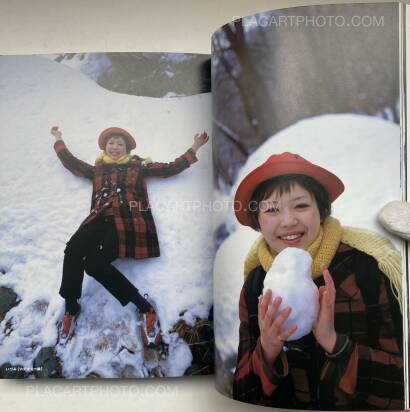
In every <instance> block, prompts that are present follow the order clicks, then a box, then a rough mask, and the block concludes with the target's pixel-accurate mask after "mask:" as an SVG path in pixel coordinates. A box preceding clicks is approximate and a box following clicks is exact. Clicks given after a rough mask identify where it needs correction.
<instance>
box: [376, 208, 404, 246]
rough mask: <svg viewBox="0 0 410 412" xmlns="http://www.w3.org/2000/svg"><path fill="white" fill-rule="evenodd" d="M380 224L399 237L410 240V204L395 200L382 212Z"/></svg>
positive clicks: (379, 216)
mask: <svg viewBox="0 0 410 412" xmlns="http://www.w3.org/2000/svg"><path fill="white" fill-rule="evenodd" d="M378 218H379V222H380V223H381V224H382V225H383V227H385V228H386V229H388V230H390V231H391V232H392V233H394V234H395V235H397V236H401V237H404V238H405V239H410V204H409V203H406V202H400V201H398V200H395V201H393V202H389V203H387V204H386V205H385V206H384V207H383V209H382V210H381V211H380V213H379V215H378Z"/></svg>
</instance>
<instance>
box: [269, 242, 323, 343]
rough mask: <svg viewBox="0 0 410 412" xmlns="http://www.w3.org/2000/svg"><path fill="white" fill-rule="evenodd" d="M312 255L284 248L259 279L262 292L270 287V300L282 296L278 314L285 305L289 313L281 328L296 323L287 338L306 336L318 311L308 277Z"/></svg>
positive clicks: (316, 298) (316, 289)
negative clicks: (295, 326)
mask: <svg viewBox="0 0 410 412" xmlns="http://www.w3.org/2000/svg"><path fill="white" fill-rule="evenodd" d="M311 267H312V258H311V256H310V255H309V253H308V252H306V251H305V250H303V249H298V248H294V247H288V248H286V249H284V250H283V251H282V252H280V253H279V254H278V256H276V258H275V260H274V261H273V263H272V266H271V268H270V269H269V271H268V272H267V273H266V277H265V281H264V282H263V286H264V288H263V293H265V292H266V291H267V289H268V288H269V289H272V300H273V299H274V298H275V297H276V296H280V297H281V298H282V303H281V305H280V307H279V313H281V312H282V311H283V310H284V309H285V308H286V307H287V306H290V307H291V308H292V312H291V313H290V315H289V317H288V318H287V319H286V321H285V322H284V323H283V325H282V330H286V329H288V328H289V327H290V326H291V325H293V324H296V325H297V326H298V328H297V329H296V332H294V333H293V334H292V335H291V336H290V337H289V338H288V340H289V341H292V340H296V339H299V338H301V337H303V336H305V335H307V334H308V333H309V332H310V331H311V330H312V326H313V323H314V322H315V321H316V318H317V315H318V312H319V290H318V288H317V286H316V285H315V283H314V282H313V279H312V271H311Z"/></svg>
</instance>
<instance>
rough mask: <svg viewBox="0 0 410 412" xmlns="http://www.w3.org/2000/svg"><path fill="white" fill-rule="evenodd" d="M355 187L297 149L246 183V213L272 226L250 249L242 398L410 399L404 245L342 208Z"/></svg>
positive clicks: (322, 402)
mask: <svg viewBox="0 0 410 412" xmlns="http://www.w3.org/2000/svg"><path fill="white" fill-rule="evenodd" d="M343 191H344V185H343V183H342V182H341V180H340V179H339V178H338V177H337V176H335V175H334V174H333V173H331V172H330V171H328V170H326V169H324V168H321V167H320V166H318V165H315V164H313V163H311V162H309V161H307V160H305V159H304V158H303V157H301V156H299V155H297V154H293V153H286V152H285V153H282V154H277V155H276V154H274V155H272V156H270V157H269V158H268V160H267V161H266V162H265V163H263V164H262V165H261V166H259V167H258V168H256V169H255V170H253V171H252V172H251V173H250V174H248V175H247V176H246V177H245V178H244V179H243V180H242V182H241V183H240V185H239V187H238V189H237V192H236V196H235V204H236V205H237V206H238V207H237V208H236V211H235V213H236V217H237V219H238V220H239V222H240V223H241V224H242V225H245V226H250V227H252V228H253V229H255V230H257V231H259V232H260V233H261V237H260V238H258V239H257V241H256V242H255V243H254V245H253V246H252V248H251V249H250V251H249V253H248V256H247V257H246V261H245V270H244V276H245V283H244V286H243V288H242V291H241V296H240V302H239V317H240V322H241V323H240V329H239V334H240V337H239V350H238V357H237V365H236V370H235V375H234V383H233V397H234V398H235V399H238V400H242V401H246V402H251V403H258V404H260V403H261V404H264V405H271V406H276V407H292V408H296V409H305V408H306V407H310V408H313V409H315V408H318V409H334V408H341V409H346V408H347V409H352V408H353V409H356V410H361V409H369V408H371V407H372V406H373V405H375V404H377V406H378V407H379V408H381V409H402V408H403V355H402V347H401V345H402V334H401V333H402V331H401V328H402V316H401V311H402V307H401V304H402V285H401V279H402V273H401V256H400V253H399V252H398V251H397V250H395V249H394V248H393V247H392V245H391V244H390V243H389V241H388V240H387V239H385V238H383V237H382V236H381V235H378V234H376V233H372V232H370V231H368V230H361V229H356V228H350V227H343V226H342V225H341V224H340V222H339V221H338V220H337V219H336V218H333V217H331V216H330V213H331V203H332V202H333V201H335V200H336V199H337V198H338V197H339V196H340V195H341V194H342V193H343ZM300 249H302V250H304V251H306V252H304V253H301V252H300ZM304 254H305V255H306V256H304ZM282 255H283V256H282ZM305 275H306V276H305ZM316 286H317V288H316ZM282 301H283V303H284V304H283V305H281V304H282ZM300 329H302V330H300ZM298 332H300V333H298ZM315 394H317V397H316V398H315V397H314V396H315ZM368 400H369V401H370V402H371V403H370V402H368Z"/></svg>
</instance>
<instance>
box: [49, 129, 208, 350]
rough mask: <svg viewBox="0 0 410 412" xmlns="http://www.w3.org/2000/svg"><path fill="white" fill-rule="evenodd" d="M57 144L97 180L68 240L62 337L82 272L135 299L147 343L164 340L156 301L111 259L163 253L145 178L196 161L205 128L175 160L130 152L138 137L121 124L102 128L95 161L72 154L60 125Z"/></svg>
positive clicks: (67, 161)
mask: <svg viewBox="0 0 410 412" xmlns="http://www.w3.org/2000/svg"><path fill="white" fill-rule="evenodd" d="M51 134H52V135H53V136H54V137H55V140H56V141H55V144H54V149H55V151H56V153H57V156H58V157H59V159H60V160H61V162H62V164H63V165H64V166H65V167H66V168H67V169H68V170H70V171H71V172H72V173H73V174H75V175H76V176H81V177H85V178H87V179H89V180H92V182H93V194H92V203H91V211H90V214H89V215H88V216H87V217H86V219H85V220H84V221H83V222H82V224H81V225H80V227H79V229H78V230H77V231H76V232H75V233H74V235H73V236H72V237H71V239H70V240H69V241H68V243H67V246H66V249H65V252H64V253H65V255H64V264H63V277H62V282H61V288H60V295H61V296H62V297H63V298H64V299H65V313H64V317H63V319H62V322H61V326H60V333H59V339H60V341H61V342H66V341H67V340H69V339H71V337H72V336H73V333H74V327H75V323H76V320H77V317H78V315H79V314H80V310H81V306H80V303H79V302H78V300H79V299H80V297H81V289H82V282H83V277H84V271H85V272H86V273H87V274H88V275H90V276H92V277H94V278H95V279H96V280H97V281H98V282H100V283H101V284H102V285H103V286H104V287H105V288H106V289H107V290H108V291H109V292H110V293H111V294H112V295H113V296H114V297H115V298H116V299H118V301H119V302H120V303H121V304H122V305H123V306H125V305H127V304H128V303H129V302H132V303H133V304H134V305H135V306H136V308H137V315H138V317H140V315H142V326H141V328H140V331H141V338H142V340H143V342H144V345H145V346H146V347H156V346H158V345H159V344H160V343H161V330H160V324H159V319H158V317H157V314H156V311H155V308H154V305H153V303H152V302H150V301H149V300H147V297H148V296H147V295H145V297H144V296H142V295H141V294H140V293H139V291H138V289H137V288H136V287H135V286H134V285H133V284H132V283H131V282H130V281H129V280H128V279H127V278H126V277H125V276H124V275H123V274H122V273H121V272H120V271H119V270H118V269H117V268H116V267H115V266H113V265H112V264H111V262H113V261H114V260H115V259H117V258H118V257H122V258H133V259H146V258H151V257H157V256H159V255H160V250H159V244H158V238H157V233H156V228H155V224H154V220H153V217H152V213H151V211H150V206H149V200H148V193H147V190H146V183H145V179H146V178H147V177H151V176H158V177H168V176H172V175H175V174H178V173H181V172H182V171H183V170H185V169H186V168H188V167H189V166H190V165H191V164H192V163H194V162H196V161H197V158H196V152H197V150H198V149H199V148H200V147H201V146H202V145H204V144H205V143H206V142H207V141H208V138H209V137H208V135H207V133H206V132H203V133H200V134H199V133H198V134H197V135H195V139H194V143H193V145H192V147H191V148H189V149H188V150H187V151H186V152H185V153H184V154H183V155H182V156H180V157H178V158H177V159H175V160H174V161H173V162H171V163H153V162H152V161H150V160H148V159H145V160H144V159H142V158H141V157H139V156H137V155H132V154H131V151H132V150H133V149H135V148H136V142H135V140H134V138H133V137H132V135H131V134H130V133H129V132H127V131H126V130H124V129H121V128H119V127H110V128H108V129H105V130H103V131H102V132H101V134H100V136H99V139H98V146H99V147H100V149H101V150H102V151H103V152H102V153H101V155H100V156H99V157H98V158H97V159H96V162H95V165H94V166H92V165H89V164H87V163H85V162H83V161H81V160H79V159H77V158H76V157H74V156H73V155H72V154H71V153H70V151H69V150H68V149H67V147H66V145H65V143H64V141H63V140H62V132H61V131H60V130H59V128H58V126H54V127H52V129H51Z"/></svg>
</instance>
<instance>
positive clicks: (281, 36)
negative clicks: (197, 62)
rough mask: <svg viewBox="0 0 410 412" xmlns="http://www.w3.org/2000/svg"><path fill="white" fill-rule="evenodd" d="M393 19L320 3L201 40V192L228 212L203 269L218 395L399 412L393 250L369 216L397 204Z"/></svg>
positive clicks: (398, 288) (379, 8)
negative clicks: (204, 44)
mask: <svg viewBox="0 0 410 412" xmlns="http://www.w3.org/2000/svg"><path fill="white" fill-rule="evenodd" d="M332 17H333V18H337V19H338V21H344V22H346V24H344V25H339V26H338V27H335V25H333V26H332V25H331V24H330V23H329V21H330V18H332ZM328 18H329V19H328ZM366 19H367V23H366ZM354 20H355V21H356V22H359V23H358V24H356V25H355V26H354V27H353V25H352V24H350V25H349V23H352V22H353V21H354ZM376 20H377V21H379V22H382V24H377V23H375V22H376ZM321 22H325V23H324V24H320V23H321ZM399 22H400V19H399V6H398V5H393V4H381V3H380V4H343V5H342V4H338V5H317V6H306V7H294V8H287V9H281V10H273V11H266V12H262V13H259V14H255V15H252V16H246V17H243V18H238V19H237V20H235V21H234V22H231V23H228V24H226V25H225V26H223V27H222V28H221V29H220V30H218V31H217V32H215V33H214V35H213V37H212V47H213V54H212V84H218V87H217V88H215V90H214V91H213V93H212V98H213V108H214V114H215V116H214V117H215V119H214V123H215V130H214V131H213V148H214V149H213V153H214V165H215V167H214V175H215V179H214V182H215V184H214V189H215V192H216V193H218V196H219V198H224V197H225V198H227V199H229V201H230V202H231V204H232V205H233V207H232V210H230V211H229V213H226V215H222V214H221V216H220V219H219V220H217V222H218V223H219V226H218V227H217V228H216V231H215V233H216V238H217V241H218V250H217V252H216V256H215V264H214V290H215V313H216V316H215V352H216V355H215V358H216V365H217V367H216V374H217V378H216V387H217V389H218V390H219V391H220V392H221V393H223V394H224V395H226V396H228V397H231V398H233V399H236V400H239V401H242V402H248V403H252V404H257V405H264V406H271V407H278V408H289V409H308V410H369V409H370V410H374V409H382V410H383V409H389V410H392V409H403V408H404V406H405V405H404V400H405V385H404V382H405V372H406V371H405V369H406V368H405V367H404V359H403V353H404V350H403V346H404V345H405V344H406V343H405V342H403V322H404V321H405V318H406V315H407V314H406V302H404V301H403V299H402V298H403V296H406V294H405V290H406V288H407V285H406V284H405V283H403V284H402V276H403V269H404V268H405V265H404V262H403V259H402V256H404V254H403V253H404V250H405V249H404V243H403V242H402V241H401V240H399V239H397V238H394V236H392V235H391V234H390V233H388V232H387V231H386V230H385V229H384V228H383V226H382V225H381V224H380V222H379V220H378V214H379V212H380V210H381V208H382V207H383V206H384V205H385V204H386V203H387V202H390V201H393V200H403V186H404V185H403V181H402V178H401V176H402V175H401V170H400V169H401V166H402V165H403V164H404V161H405V160H404V158H403V155H402V152H403V150H401V137H400V97H401V96H400V93H401V89H400V70H399V62H400V47H399V44H400V43H399V32H400V31H399V27H400V25H399ZM316 23H317V24H316ZM232 108H234V109H232ZM403 319H404V320H403ZM404 338H406V337H404Z"/></svg>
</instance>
